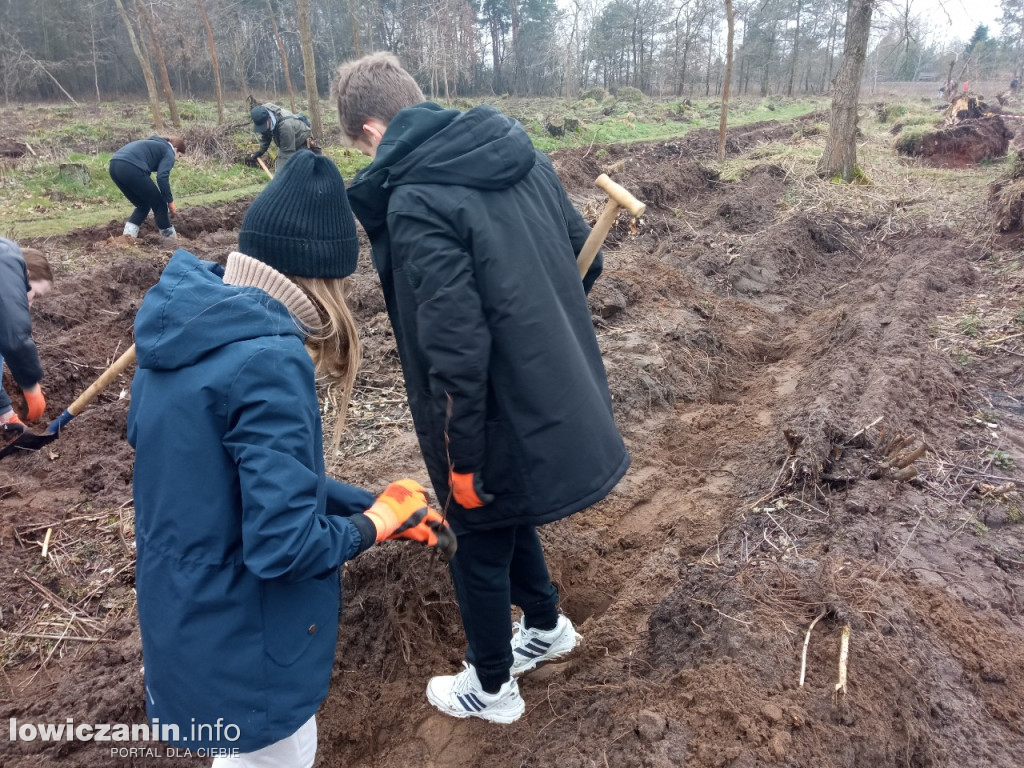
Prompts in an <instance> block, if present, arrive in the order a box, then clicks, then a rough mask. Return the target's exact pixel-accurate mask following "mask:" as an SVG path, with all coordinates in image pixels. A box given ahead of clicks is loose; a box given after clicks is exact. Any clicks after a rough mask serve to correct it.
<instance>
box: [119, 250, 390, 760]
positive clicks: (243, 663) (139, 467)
mask: <svg viewBox="0 0 1024 768" xmlns="http://www.w3.org/2000/svg"><path fill="white" fill-rule="evenodd" d="M222 275H223V269H222V268H221V267H220V266H219V265H217V264H215V263H212V262H206V261H200V260H199V259H197V258H196V257H195V256H193V255H192V254H191V253H188V252H187V251H183V250H179V251H177V252H176V253H175V254H174V256H173V257H172V258H171V261H170V263H169V264H168V265H167V268H166V269H165V270H164V272H163V274H162V275H161V277H160V280H159V282H158V283H157V284H156V285H155V286H154V287H153V288H152V289H151V290H150V291H149V292H148V293H147V294H146V297H145V299H144V301H143V302H142V306H141V307H140V308H139V312H138V315H137V317H136V320H135V338H136V349H137V353H138V370H137V372H136V374H135V378H134V381H133V382H132V399H131V406H130V409H129V413H128V440H129V442H130V443H131V444H132V446H133V447H134V448H135V451H136V457H135V473H134V495H135V541H136V546H137V564H136V589H137V592H138V606H139V626H140V629H141V632H142V655H143V661H144V664H145V679H146V711H147V714H148V716H149V718H150V720H151V721H156V720H159V723H160V726H161V729H162V730H163V729H164V727H165V726H170V725H176V726H177V728H178V737H177V738H174V736H173V734H171V735H170V736H167V737H165V738H164V740H165V741H167V742H168V743H171V744H175V745H177V746H182V747H189V748H191V749H196V748H200V747H223V748H236V749H239V750H241V751H242V752H249V751H252V750H256V749H259V748H261V747H264V746H266V745H268V744H271V743H273V742H275V741H278V740H280V739H282V738H285V737H286V736H289V735H291V734H292V733H294V732H295V731H296V730H297V729H298V727H299V726H300V725H302V724H303V723H304V722H305V721H306V720H308V719H309V718H310V716H312V715H313V714H314V713H315V712H316V710H317V709H318V708H319V706H320V704H321V702H322V701H323V699H324V697H325V696H326V694H327V686H328V682H329V680H330V676H331V669H332V667H333V663H334V650H335V644H336V642H337V624H338V612H339V602H340V595H339V574H338V568H339V566H341V564H342V563H344V562H345V561H346V560H349V559H351V558H352V557H354V556H355V555H357V554H358V553H359V552H361V551H362V550H363V549H365V548H366V547H368V546H370V545H371V544H372V543H373V540H374V531H373V527H372V523H371V522H370V521H369V519H368V518H365V517H363V516H362V515H356V517H354V518H350V517H349V516H350V515H355V514H356V513H358V512H362V511H364V510H365V509H367V508H368V507H369V506H370V505H371V504H372V503H373V500H374V497H373V495H372V494H370V493H369V492H367V491H364V490H361V489H357V488H354V487H352V486H348V485H345V484H343V483H340V482H337V481H335V480H332V479H330V478H328V477H327V476H326V475H325V473H324V459H323V447H322V444H323V438H322V432H321V422H320V409H319V403H318V401H317V397H316V387H315V382H314V370H313V363H312V361H311V359H310V357H309V354H308V353H307V352H306V349H305V347H304V344H303V342H304V336H303V332H302V331H301V329H300V328H299V326H298V325H297V323H296V321H295V320H294V319H293V318H292V316H291V314H290V313H289V312H288V310H287V309H286V308H285V306H284V305H283V304H282V303H280V302H279V301H277V300H276V299H274V298H272V297H271V296H269V295H268V294H267V293H266V292H264V291H262V290H260V289H258V288H251V287H242V286H232V285H227V284H225V283H224V282H223V281H222V279H221V277H222ZM218 721H220V722H221V723H222V724H223V725H224V726H225V729H223V730H221V731H220V738H219V739H218V738H217V734H216V732H212V730H211V729H205V730H204V729H203V728H200V727H199V726H215V724H217V723H218ZM227 725H233V726H237V731H235V730H234V729H227V728H226V726H227Z"/></svg>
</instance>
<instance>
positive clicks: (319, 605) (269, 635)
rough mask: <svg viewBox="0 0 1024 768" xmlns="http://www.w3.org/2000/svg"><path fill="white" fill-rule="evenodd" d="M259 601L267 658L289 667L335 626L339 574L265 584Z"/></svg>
mask: <svg viewBox="0 0 1024 768" xmlns="http://www.w3.org/2000/svg"><path fill="white" fill-rule="evenodd" d="M262 599H263V635H264V638H265V643H266V648H267V655H268V656H269V657H270V658H271V659H272V660H273V661H274V662H276V663H277V664H279V665H281V666H285V667H286V666H289V665H291V664H294V663H295V662H296V661H298V660H299V659H300V658H302V655H303V654H304V653H305V652H306V651H307V649H308V648H309V646H310V644H311V643H312V642H313V639H314V638H315V637H316V636H317V635H319V634H320V633H322V632H330V631H333V628H334V627H335V626H336V625H337V623H338V572H337V571H333V570H332V571H331V572H330V573H328V574H327V575H326V576H321V577H319V578H315V579H305V580H303V581H292V582H288V581H281V580H273V581H267V582H265V583H264V584H263V596H262Z"/></svg>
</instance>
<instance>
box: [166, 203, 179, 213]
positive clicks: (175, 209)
mask: <svg viewBox="0 0 1024 768" xmlns="http://www.w3.org/2000/svg"><path fill="white" fill-rule="evenodd" d="M167 208H168V209H169V210H170V212H171V213H172V214H173V215H175V216H177V215H178V206H176V205H175V204H174V203H173V202H171V203H168V204H167Z"/></svg>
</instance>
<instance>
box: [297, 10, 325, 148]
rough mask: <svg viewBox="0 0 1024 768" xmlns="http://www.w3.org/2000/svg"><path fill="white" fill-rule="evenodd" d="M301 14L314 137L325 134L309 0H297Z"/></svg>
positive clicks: (305, 70)
mask: <svg viewBox="0 0 1024 768" xmlns="http://www.w3.org/2000/svg"><path fill="white" fill-rule="evenodd" d="M296 6H297V9H298V15H299V37H300V39H301V41H302V76H303V78H304V79H305V81H306V99H307V100H308V101H309V121H310V123H311V128H312V131H313V138H315V139H319V138H320V137H322V136H323V135H324V128H323V119H322V118H321V116H320V92H319V91H318V90H317V87H316V60H315V59H314V58H313V32H312V30H311V29H310V26H309V0H296Z"/></svg>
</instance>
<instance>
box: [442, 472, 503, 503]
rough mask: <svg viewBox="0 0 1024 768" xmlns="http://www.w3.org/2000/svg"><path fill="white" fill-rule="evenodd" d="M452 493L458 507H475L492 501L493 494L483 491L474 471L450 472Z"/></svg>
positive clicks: (478, 477)
mask: <svg viewBox="0 0 1024 768" xmlns="http://www.w3.org/2000/svg"><path fill="white" fill-rule="evenodd" d="M451 485H452V494H453V495H454V496H455V501H456V502H457V503H458V505H459V506H460V507H464V508H465V509H476V508H477V507H482V506H484V505H485V504H490V503H491V502H492V501H494V496H492V495H491V494H489V493H485V492H484V488H483V482H482V481H481V480H480V476H479V475H478V474H477V473H476V472H455V471H453V472H452V477H451Z"/></svg>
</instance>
